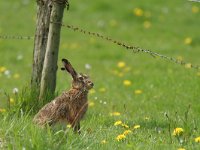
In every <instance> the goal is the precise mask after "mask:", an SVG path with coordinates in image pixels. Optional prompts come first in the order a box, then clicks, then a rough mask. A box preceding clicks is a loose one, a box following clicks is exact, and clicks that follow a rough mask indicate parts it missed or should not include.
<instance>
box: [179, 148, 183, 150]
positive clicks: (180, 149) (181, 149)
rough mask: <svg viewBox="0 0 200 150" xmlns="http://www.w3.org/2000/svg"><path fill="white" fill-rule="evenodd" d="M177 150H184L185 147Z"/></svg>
mask: <svg viewBox="0 0 200 150" xmlns="http://www.w3.org/2000/svg"><path fill="white" fill-rule="evenodd" d="M177 150H185V148H178V149H177Z"/></svg>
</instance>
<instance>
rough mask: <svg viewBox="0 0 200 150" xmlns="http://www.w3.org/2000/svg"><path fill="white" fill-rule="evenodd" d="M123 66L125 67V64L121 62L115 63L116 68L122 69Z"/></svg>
mask: <svg viewBox="0 0 200 150" xmlns="http://www.w3.org/2000/svg"><path fill="white" fill-rule="evenodd" d="M125 66H126V63H125V62H123V61H120V62H118V63H117V67H118V68H124V67H125Z"/></svg>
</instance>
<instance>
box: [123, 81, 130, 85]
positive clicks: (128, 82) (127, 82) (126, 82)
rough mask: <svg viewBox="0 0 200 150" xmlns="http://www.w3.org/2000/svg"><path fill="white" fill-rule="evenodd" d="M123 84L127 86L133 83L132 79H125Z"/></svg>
mask: <svg viewBox="0 0 200 150" xmlns="http://www.w3.org/2000/svg"><path fill="white" fill-rule="evenodd" d="M123 84H124V85H125V86H130V85H131V81H130V80H124V81H123Z"/></svg>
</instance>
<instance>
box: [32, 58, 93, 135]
mask: <svg viewBox="0 0 200 150" xmlns="http://www.w3.org/2000/svg"><path fill="white" fill-rule="evenodd" d="M62 62H63V65H64V67H63V68H61V70H67V72H69V73H70V74H71V76H72V78H73V81H72V85H71V89H70V90H69V91H65V92H63V93H62V94H61V95H60V96H58V97H56V98H55V99H54V100H53V101H51V102H50V103H47V104H46V105H45V106H44V107H43V108H42V109H41V110H40V111H39V112H38V113H37V114H36V115H35V117H34V119H33V122H34V123H36V124H38V125H41V126H44V125H47V124H48V125H49V126H52V125H54V124H56V123H59V122H64V123H66V124H67V123H68V124H70V125H71V127H72V128H73V129H74V131H75V132H78V133H80V120H81V119H82V118H83V116H84V114H85V113H86V111H87V108H88V102H87V95H88V91H89V90H90V89H91V88H92V87H93V85H94V84H93V82H92V81H91V80H90V79H89V77H88V76H87V75H84V74H81V73H80V74H79V73H77V72H76V71H75V70H74V68H73V67H72V65H71V64H70V62H69V61H68V60H67V59H62Z"/></svg>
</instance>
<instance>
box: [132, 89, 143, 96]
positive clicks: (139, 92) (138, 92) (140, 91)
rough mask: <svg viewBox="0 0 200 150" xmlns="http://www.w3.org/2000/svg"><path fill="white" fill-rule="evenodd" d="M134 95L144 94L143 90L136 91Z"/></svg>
mask: <svg viewBox="0 0 200 150" xmlns="http://www.w3.org/2000/svg"><path fill="white" fill-rule="evenodd" d="M134 93H135V94H136V95H139V94H142V90H135V91H134Z"/></svg>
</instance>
